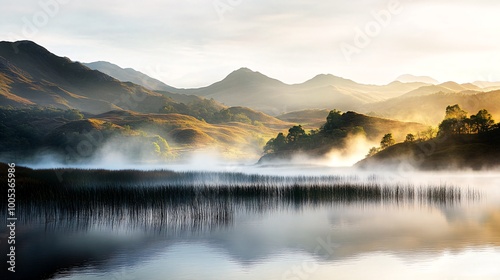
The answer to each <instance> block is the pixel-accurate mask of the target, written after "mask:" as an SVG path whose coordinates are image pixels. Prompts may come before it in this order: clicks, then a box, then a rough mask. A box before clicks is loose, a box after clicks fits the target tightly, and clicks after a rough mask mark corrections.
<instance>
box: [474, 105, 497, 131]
mask: <svg viewBox="0 0 500 280" xmlns="http://www.w3.org/2000/svg"><path fill="white" fill-rule="evenodd" d="M470 120H471V126H472V129H471V130H472V131H475V132H478V133H480V132H486V131H488V130H490V129H491V127H492V126H493V124H495V121H494V120H493V119H492V117H491V114H490V113H488V111H487V110H485V109H482V110H479V112H477V114H475V115H472V116H470Z"/></svg>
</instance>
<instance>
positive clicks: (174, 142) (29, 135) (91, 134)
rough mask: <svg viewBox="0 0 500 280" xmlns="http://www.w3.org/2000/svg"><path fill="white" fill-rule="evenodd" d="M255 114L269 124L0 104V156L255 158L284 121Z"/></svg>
mask: <svg viewBox="0 0 500 280" xmlns="http://www.w3.org/2000/svg"><path fill="white" fill-rule="evenodd" d="M239 110H243V111H244V110H245V109H239ZM257 115H258V116H259V117H261V118H259V119H260V120H261V121H262V122H264V123H265V122H266V121H269V122H270V124H271V123H272V125H274V126H275V128H269V127H267V126H266V125H264V124H262V123H259V124H248V123H243V122H225V123H220V124H210V123H207V122H205V121H202V120H199V119H196V118H194V117H192V116H187V115H182V114H150V113H149V114H144V113H138V112H133V111H124V110H116V111H110V112H106V113H103V114H99V115H90V114H85V115H84V114H82V113H81V112H79V111H77V110H74V109H73V110H61V109H56V108H41V107H29V108H22V109H16V108H2V107H0V158H4V159H5V158H12V157H14V158H15V159H16V160H18V161H24V162H26V161H30V160H32V159H33V157H34V156H37V155H43V154H45V155H53V156H56V157H57V158H61V159H62V160H63V161H66V162H68V163H69V162H75V161H76V162H88V161H91V160H93V159H96V158H97V157H99V156H103V155H107V154H115V155H117V156H118V155H121V157H125V158H127V159H130V160H134V161H141V160H171V159H174V158H177V159H182V158H183V157H184V156H185V155H186V153H189V152H192V151H195V150H206V149H209V150H216V151H218V152H220V154H221V155H223V156H224V157H231V158H247V159H249V158H257V157H258V156H259V155H260V154H261V149H262V147H263V145H264V144H265V141H266V140H267V139H269V138H270V137H272V135H274V134H275V133H277V131H279V130H282V129H284V128H285V127H288V126H289V125H290V124H289V123H285V122H282V121H279V120H276V119H274V118H272V117H269V119H268V118H267V117H266V116H265V115H260V114H258V113H257ZM275 120H276V121H277V123H276V122H274V121H275ZM270 126H271V125H270ZM118 158H120V157H118Z"/></svg>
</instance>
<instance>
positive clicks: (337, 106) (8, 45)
mask: <svg viewBox="0 0 500 280" xmlns="http://www.w3.org/2000/svg"><path fill="white" fill-rule="evenodd" d="M0 85H1V91H0V105H1V106H0V120H1V123H0V124H1V130H0V133H1V135H0V158H1V159H2V161H8V160H9V159H15V160H17V161H18V162H20V163H24V164H28V165H29V164H31V165H32V166H43V164H44V163H45V164H49V165H48V166H64V165H73V166H77V165H82V164H83V165H87V166H107V165H108V166H112V164H113V163H117V162H118V163H120V164H118V166H121V167H126V166H134V165H136V166H140V165H143V166H146V165H147V166H160V167H161V166H162V165H163V164H181V163H185V164H192V162H193V161H196V159H199V158H207V159H208V161H207V162H218V163H222V162H227V161H228V160H229V161H230V162H239V163H245V164H253V163H256V162H258V164H260V165H266V164H287V163H292V164H293V163H298V164H312V165H320V166H331V167H339V166H353V165H355V166H357V167H362V168H367V167H368V166H375V165H377V164H380V165H381V166H386V165H390V166H395V165H397V166H398V167H401V166H406V167H404V169H408V168H409V169H412V170H413V169H416V170H419V169H464V168H465V169H483V168H487V169H491V168H494V167H495V166H496V165H497V160H496V159H495V158H496V157H497V156H498V150H499V149H498V144H497V143H498V141H496V139H498V125H497V124H495V122H494V120H495V119H498V117H500V108H499V106H498V104H500V102H499V101H500V100H499V98H500V91H499V89H500V83H495V82H486V81H476V82H474V83H467V84H458V83H455V82H451V81H450V82H445V83H439V82H437V81H436V80H434V79H432V78H430V77H425V76H412V75H402V76H400V77H398V78H397V80H395V81H394V82H392V83H389V84H387V85H366V84H359V83H356V82H354V81H352V80H349V79H345V78H341V77H337V76H334V75H331V74H320V75H317V76H316V77H313V78H312V79H310V80H308V81H305V82H303V83H300V84H285V83H283V82H281V81H279V80H276V79H272V78H270V77H267V76H265V75H264V74H261V73H259V72H255V71H252V70H250V69H248V68H241V69H239V70H236V71H234V72H232V73H230V74H229V75H228V76H227V77H226V78H224V79H223V80H221V81H219V82H216V83H213V84H211V85H209V86H206V87H203V88H197V89H178V88H175V87H172V86H169V85H167V84H165V83H163V82H162V81H159V80H156V79H154V78H151V77H149V76H147V75H145V74H143V73H141V72H138V71H136V70H134V69H130V68H127V69H123V68H120V67H119V66H117V65H114V64H112V63H109V62H105V61H99V62H93V63H83V64H82V63H79V62H73V61H71V60H70V59H69V58H65V57H58V56H56V55H54V54H52V53H50V52H49V51H48V50H46V49H45V48H43V47H41V46H39V45H37V44H36V43H34V42H30V41H18V42H0ZM452 106H457V107H456V109H457V108H458V109H457V110H458V111H460V112H461V113H460V114H461V115H460V116H451V115H450V114H449V112H448V108H450V107H452ZM445 109H446V112H444V111H445ZM469 112H470V114H469ZM476 112H478V113H477V114H475V113H476ZM457 114H458V113H457ZM469 115H470V117H469ZM450 116H451V117H450ZM453 120H454V121H455V122H457V123H459V124H463V126H464V127H463V128H458V130H457V128H455V127H457V126H458V127H460V125H457V124H456V123H453ZM450 127H451V128H450ZM443 139H444V140H443ZM399 143H400V144H399ZM365 158H366V159H365ZM416 158H418V159H416ZM368 162H369V163H370V164H368ZM222 165H223V164H222ZM46 166H47V165H46ZM401 168H403V167H401Z"/></svg>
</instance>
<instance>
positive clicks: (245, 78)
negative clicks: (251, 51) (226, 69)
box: [219, 67, 283, 85]
mask: <svg viewBox="0 0 500 280" xmlns="http://www.w3.org/2000/svg"><path fill="white" fill-rule="evenodd" d="M221 82H239V83H249V82H250V83H256V82H258V83H263V84H282V85H283V82H281V81H279V80H277V79H273V78H270V77H268V76H266V75H264V74H262V73H260V72H258V71H253V70H251V69H249V68H246V67H242V68H240V69H238V70H235V71H233V72H231V73H230V74H229V75H227V76H226V78H224V79H223V80H222V81H221ZM219 83H220V82H219Z"/></svg>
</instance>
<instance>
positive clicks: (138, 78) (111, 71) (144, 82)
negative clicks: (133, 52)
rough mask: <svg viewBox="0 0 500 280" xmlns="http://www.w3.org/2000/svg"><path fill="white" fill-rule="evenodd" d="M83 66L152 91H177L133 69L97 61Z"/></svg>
mask: <svg viewBox="0 0 500 280" xmlns="http://www.w3.org/2000/svg"><path fill="white" fill-rule="evenodd" d="M82 64H83V65H85V66H87V67H88V68H90V69H92V70H97V71H99V72H102V73H104V74H106V75H109V76H111V77H113V78H115V79H117V80H119V81H122V82H132V83H134V84H137V85H140V86H143V87H145V88H147V89H150V90H159V91H172V90H174V89H175V88H174V87H171V86H169V85H167V84H165V83H164V82H162V81H159V80H157V79H155V78H152V77H150V76H148V75H146V74H144V73H142V72H139V71H137V70H134V69H132V68H121V67H120V66H118V65H116V64H113V63H110V62H107V61H96V62H90V63H82Z"/></svg>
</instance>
